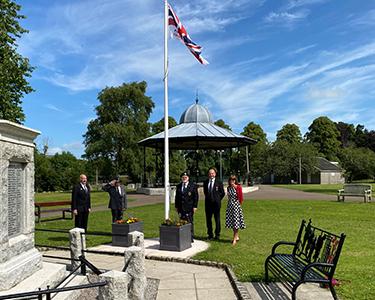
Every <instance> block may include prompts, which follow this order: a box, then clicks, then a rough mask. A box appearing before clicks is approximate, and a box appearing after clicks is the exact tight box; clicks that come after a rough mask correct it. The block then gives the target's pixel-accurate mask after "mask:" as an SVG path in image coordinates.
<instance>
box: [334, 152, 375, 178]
mask: <svg viewBox="0 0 375 300" xmlns="http://www.w3.org/2000/svg"><path fill="white" fill-rule="evenodd" d="M339 158H340V162H341V166H342V167H343V168H344V170H345V177H346V179H347V180H348V181H349V182H350V181H353V180H359V179H374V177H375V153H374V152H373V151H371V150H370V149H367V148H354V147H347V148H344V149H342V150H341V151H340V152H339Z"/></svg>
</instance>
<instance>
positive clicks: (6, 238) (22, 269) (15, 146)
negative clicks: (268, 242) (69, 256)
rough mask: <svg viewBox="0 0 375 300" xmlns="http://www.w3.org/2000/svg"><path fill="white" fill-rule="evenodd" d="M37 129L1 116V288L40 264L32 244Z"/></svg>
mask: <svg viewBox="0 0 375 300" xmlns="http://www.w3.org/2000/svg"><path fill="white" fill-rule="evenodd" d="M38 134H39V132H38V131H35V130H32V129H30V128H27V127H24V126H21V125H18V124H15V123H12V122H9V121H5V120H0V175H1V185H0V186H1V188H0V226H1V230H0V290H7V289H9V288H11V287H12V286H14V285H16V284H17V283H19V282H21V281H22V280H23V279H25V278H27V277H29V276H30V275H32V274H33V273H35V272H36V271H37V270H39V269H40V268H41V267H42V256H41V254H40V253H39V252H38V251H37V250H36V249H35V247H34V222H35V219H34V147H35V146H34V143H33V141H34V139H35V137H36V136H37V135H38Z"/></svg>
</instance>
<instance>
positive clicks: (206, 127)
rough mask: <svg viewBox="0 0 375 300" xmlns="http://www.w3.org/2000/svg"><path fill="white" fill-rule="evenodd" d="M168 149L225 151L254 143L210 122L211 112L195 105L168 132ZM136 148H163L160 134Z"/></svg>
mask: <svg viewBox="0 0 375 300" xmlns="http://www.w3.org/2000/svg"><path fill="white" fill-rule="evenodd" d="M168 135H169V148H170V149H176V150H177V149H178V150H196V149H215V150H220V149H227V148H236V147H242V146H247V145H251V144H255V143H256V140H254V139H252V138H249V137H246V136H243V135H240V134H236V133H234V132H232V131H230V130H228V129H225V128H222V127H219V126H217V125H215V124H214V123H213V118H212V114H211V112H210V111H209V110H208V109H207V108H206V107H204V106H202V105H200V104H199V103H198V99H197V100H196V103H195V104H193V105H191V106H189V107H188V108H187V109H186V110H185V111H184V113H183V114H182V115H181V118H180V124H179V125H177V126H175V127H172V128H170V129H169V130H168ZM138 144H139V145H140V146H144V147H150V148H157V149H163V148H164V132H160V133H158V134H155V135H153V136H151V137H148V138H146V139H144V140H142V141H140V142H138Z"/></svg>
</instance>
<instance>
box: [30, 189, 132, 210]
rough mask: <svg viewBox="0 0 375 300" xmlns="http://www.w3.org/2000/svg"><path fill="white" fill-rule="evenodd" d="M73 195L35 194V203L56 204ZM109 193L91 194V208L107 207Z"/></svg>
mask: <svg viewBox="0 0 375 300" xmlns="http://www.w3.org/2000/svg"><path fill="white" fill-rule="evenodd" d="M70 199H71V193H68V192H46V193H35V202H55V201H70ZM108 199H109V196H108V193H107V192H94V191H92V192H91V206H92V207H98V206H106V205H108ZM128 201H129V202H131V201H135V199H132V198H129V195H128Z"/></svg>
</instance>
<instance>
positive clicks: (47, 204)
mask: <svg viewBox="0 0 375 300" xmlns="http://www.w3.org/2000/svg"><path fill="white" fill-rule="evenodd" d="M34 205H35V208H36V210H35V216H36V217H37V218H38V223H40V219H41V213H42V211H41V208H42V207H53V206H64V205H69V207H62V208H60V209H58V210H59V211H62V217H63V219H68V218H66V213H70V218H69V219H73V214H72V209H71V205H72V202H71V201H55V202H38V203H37V202H35V204H34ZM47 211H48V210H47ZM49 211H55V210H49Z"/></svg>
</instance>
